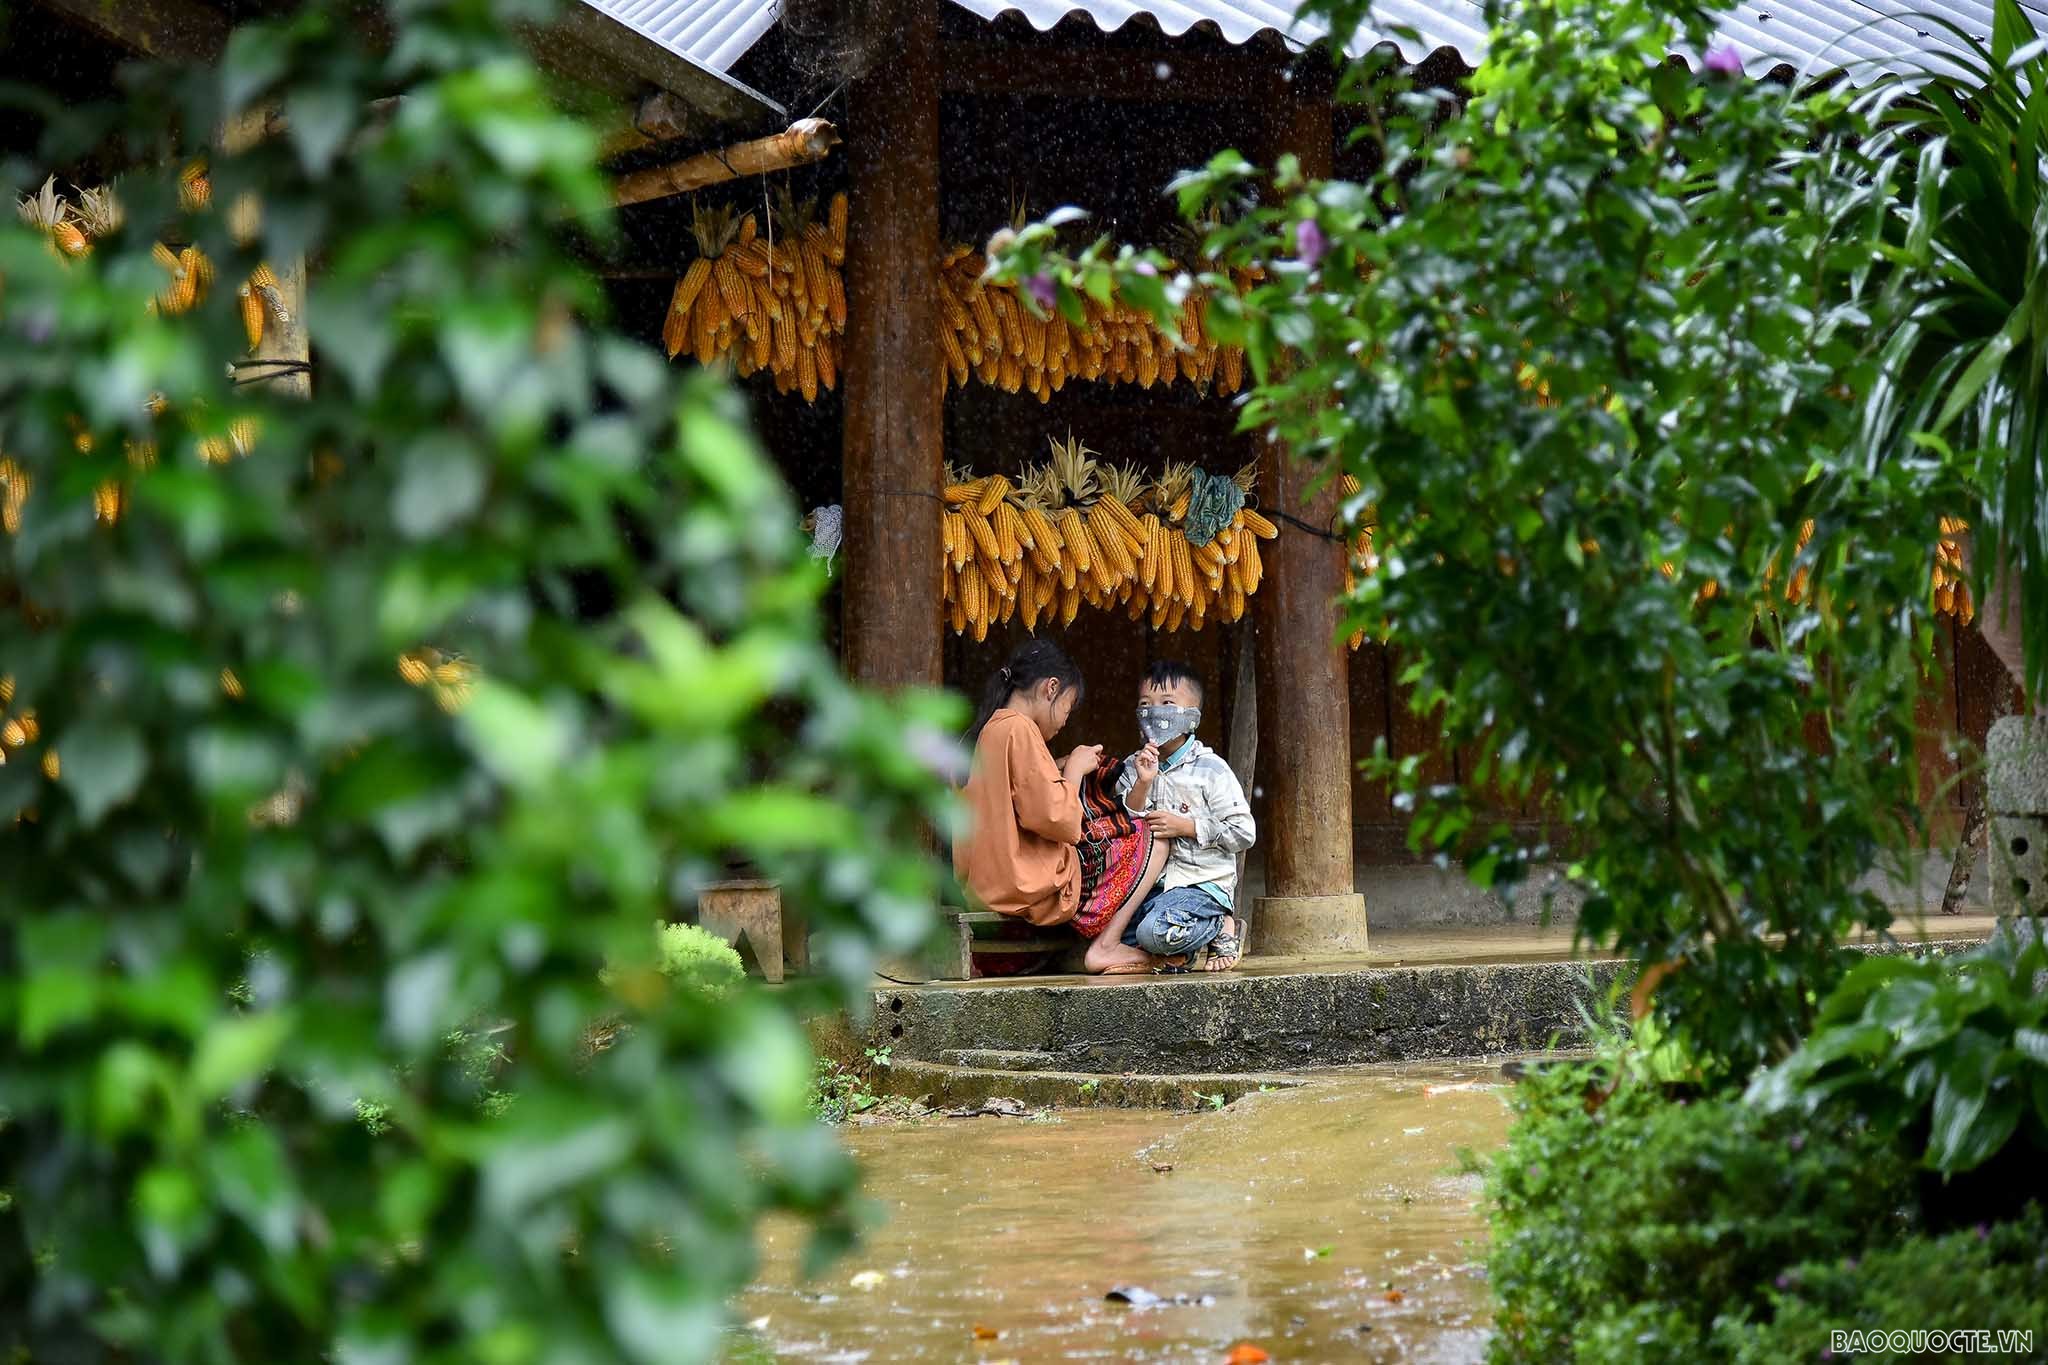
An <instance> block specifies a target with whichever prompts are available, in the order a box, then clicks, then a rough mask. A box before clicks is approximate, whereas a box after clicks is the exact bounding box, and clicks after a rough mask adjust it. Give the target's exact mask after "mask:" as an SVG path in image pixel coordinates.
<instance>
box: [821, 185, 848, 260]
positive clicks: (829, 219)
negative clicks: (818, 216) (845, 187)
mask: <svg viewBox="0 0 2048 1365" xmlns="http://www.w3.org/2000/svg"><path fill="white" fill-rule="evenodd" d="M825 223H826V227H827V235H828V236H829V237H830V238H831V251H832V263H833V264H834V265H839V264H841V263H843V262H844V261H845V260H846V195H845V194H844V193H840V194H835V195H833V196H832V198H831V199H830V200H828V201H827V202H826V205H825Z"/></svg>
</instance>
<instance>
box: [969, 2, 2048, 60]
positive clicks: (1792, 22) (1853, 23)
mask: <svg viewBox="0 0 2048 1365" xmlns="http://www.w3.org/2000/svg"><path fill="white" fill-rule="evenodd" d="M955 3H956V4H958V5H960V6H961V7H962V8H963V9H967V10H970V11H972V12H973V13H975V14H978V15H980V16H982V17H983V18H984V19H993V18H995V17H996V16H997V15H999V14H1002V13H1004V12H1005V11H1010V10H1014V11H1016V12H1017V13H1018V14H1021V15H1023V16H1024V18H1025V19H1026V20H1028V21H1029V22H1030V24H1031V26H1032V27H1033V28H1036V29H1039V30H1041V31H1043V30H1046V29H1050V28H1051V27H1053V25H1055V24H1058V23H1060V22H1061V21H1062V20H1065V19H1067V18H1069V17H1073V16H1079V15H1086V16H1087V17H1088V18H1090V19H1092V20H1094V21H1095V23H1096V25H1097V26H1098V27H1100V28H1102V29H1104V30H1105V31H1114V30H1116V29H1119V28H1122V27H1123V26H1124V25H1125V24H1126V23H1128V22H1129V21H1130V20H1132V19H1134V18H1136V17H1137V16H1139V15H1141V14H1142V15H1149V16H1151V18H1152V19H1154V20H1155V21H1156V22H1157V23H1158V25H1159V27H1160V28H1161V29H1162V30H1164V31H1165V32H1166V33H1169V34H1175V35H1178V34H1182V33H1185V32H1187V31H1188V30H1189V29H1190V28H1192V27H1194V26H1195V25H1196V24H1199V23H1205V22H1206V23H1209V24H1213V25H1214V26H1215V27H1216V28H1217V30H1219V31H1220V32H1221V33H1222V34H1223V36H1224V37H1225V38H1227V39H1229V40H1230V41H1231V42H1233V43H1242V42H1245V41H1247V40H1248V39H1250V38H1251V37H1253V36H1254V35H1256V34H1260V33H1274V34H1277V35H1279V36H1280V37H1281V38H1282V39H1285V40H1286V41H1288V42H1290V43H1294V44H1304V45H1305V44H1307V43H1310V42H1313V41H1315V40H1317V39H1319V38H1322V37H1325V36H1327V33H1328V30H1327V28H1326V27H1325V26H1323V25H1321V24H1315V23H1303V22H1300V21H1298V20H1296V19H1295V17H1294V11H1293V8H1292V7H1291V6H1290V5H1287V4H1284V3H1279V4H1275V3H1261V0H955ZM2022 4H2023V5H2024V6H2025V7H2026V9H2027V11H2028V13H2029V15H2030V17H2032V18H2034V19H2035V21H2036V23H2037V25H2040V24H2044V23H2048V6H2044V5H2043V4H2042V3H2040V0H2022ZM1907 16H1911V17H1907ZM1991 17H1992V8H1991V3H1990V0H1899V3H1886V2H1884V0H1879V2H1878V3H1869V2H1868V0H1744V3H1742V4H1740V5H1739V6H1738V7H1737V8H1735V9H1734V10H1732V11H1730V12H1729V13H1728V14H1726V15H1724V16H1722V19H1721V23H1720V29H1719V33H1720V37H1721V38H1722V39H1724V40H1725V41H1727V42H1730V43H1733V44H1734V45H1735V47H1736V50H1737V51H1739V52H1740V53H1741V54H1742V58H1743V62H1744V64H1745V65H1747V66H1749V68H1750V69H1751V70H1752V71H1763V70H1768V69H1770V68H1773V67H1776V66H1779V65H1786V66H1790V67H1791V68H1792V69H1793V70H1794V71H1797V72H1800V73H1802V74H1807V75H1820V74H1822V73H1825V72H1829V71H1834V70H1838V69H1839V70H1846V71H1847V72H1849V73H1850V75H1851V76H1852V77H1857V78H1863V79H1868V78H1869V77H1871V76H1874V75H1875V74H1877V73H1878V72H1880V71H1902V72H1903V71H1911V70H1912V69H1913V65H1912V63H1911V62H1909V61H1906V60H1904V59H1906V58H1910V57H1912V56H1914V55H1915V54H1927V53H1939V52H1940V51H1942V50H1944V49H1951V48H1953V47H1954V46H1955V43H1956V39H1955V36H1954V35H1953V34H1951V33H1949V32H1948V31H1946V30H1944V29H1942V28H1941V27H1940V26H1939V25H1938V24H1936V23H1930V22H1929V18H1934V19H1945V20H1947V21H1948V22H1949V23H1952V24H1954V25H1956V26H1957V27H1958V28H1960V29H1962V30H1963V31H1964V32H1966V33H1968V34H1971V35H1972V36H1975V37H1980V38H1986V39H1988V37H1989V35H1990V33H1991ZM1373 19H1374V21H1375V26H1374V27H1373V28H1371V29H1368V30H1366V31H1364V32H1362V33H1361V34H1360V35H1359V36H1358V38H1357V39H1354V40H1353V42H1352V44H1351V50H1352V54H1353V55H1354V56H1356V55H1360V54H1362V53H1363V52H1364V51H1366V50H1367V49H1369V48H1371V47H1373V46H1374V45H1376V44H1377V43H1381V42H1389V43H1392V44H1394V46H1395V47H1397V48H1398V49H1399V50H1400V52H1401V55H1402V57H1404V58H1406V59H1407V60H1408V61H1411V62H1414V61H1420V60H1422V59H1423V58H1424V57H1427V56H1428V55H1430V54H1431V53H1432V52H1436V51H1439V50H1441V49H1443V48H1453V49H1455V50H1456V51H1457V53H1458V55H1459V56H1460V57H1462V58H1463V59H1464V60H1465V62H1466V63H1467V64H1468V65H1477V64H1478V62H1479V59H1480V58H1481V56H1483V55H1484V53H1485V51H1486V36H1487V22H1486V11H1485V7H1484V6H1483V4H1481V3H1477V0H1379V3H1378V4H1376V5H1374V6H1373ZM1402 28H1406V29H1412V30H1413V31H1414V33H1415V34H1416V35H1417V36H1416V37H1408V36H1405V35H1400V34H1397V33H1396V32H1395V30H1396V29H1402ZM1417 38H1419V41H1417ZM1679 55H1680V56H1682V57H1686V58H1688V59H1690V58H1691V57H1692V56H1693V55H1694V54H1691V53H1683V52H1682V53H1680V54H1679Z"/></svg>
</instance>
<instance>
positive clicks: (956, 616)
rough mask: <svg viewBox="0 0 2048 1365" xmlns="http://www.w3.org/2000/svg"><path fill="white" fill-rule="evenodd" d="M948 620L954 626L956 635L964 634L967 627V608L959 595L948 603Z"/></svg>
mask: <svg viewBox="0 0 2048 1365" xmlns="http://www.w3.org/2000/svg"><path fill="white" fill-rule="evenodd" d="M946 621H947V624H949V625H950V626H952V627H953V633H954V634H955V635H960V634H963V633H964V632H965V631H966V629H967V608H966V606H965V605H964V604H963V603H962V602H961V601H960V599H959V598H958V597H957V596H956V597H954V598H953V599H952V600H951V601H949V602H947V604H946Z"/></svg>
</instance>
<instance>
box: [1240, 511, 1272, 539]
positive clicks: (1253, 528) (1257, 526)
mask: <svg viewBox="0 0 2048 1365" xmlns="http://www.w3.org/2000/svg"><path fill="white" fill-rule="evenodd" d="M1238 516H1239V517H1241V518H1243V520H1244V529H1245V530H1247V531H1250V532H1251V533H1252V534H1253V535H1255V536H1257V537H1258V538H1259V539H1260V540H1275V539H1278V538H1279V535H1280V528H1279V527H1277V526H1275V525H1274V524H1273V523H1272V522H1270V521H1268V520H1266V518H1265V517H1264V516H1263V515H1261V514H1260V513H1258V512H1256V511H1254V510H1253V509H1251V508H1249V507H1247V508H1245V509H1244V510H1243V511H1241V512H1239V513H1238Z"/></svg>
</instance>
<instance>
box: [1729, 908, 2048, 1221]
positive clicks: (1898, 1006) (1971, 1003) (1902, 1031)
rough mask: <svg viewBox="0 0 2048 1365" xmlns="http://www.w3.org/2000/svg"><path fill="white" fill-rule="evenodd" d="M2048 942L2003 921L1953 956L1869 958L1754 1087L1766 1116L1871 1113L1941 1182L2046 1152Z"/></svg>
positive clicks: (2033, 1164) (2034, 1160) (2034, 1168)
mask: <svg viewBox="0 0 2048 1365" xmlns="http://www.w3.org/2000/svg"><path fill="white" fill-rule="evenodd" d="M2044 971H2048V944H2044V942H2043V939H2042V936H2041V934H2040V932H2039V930H2038V929H2037V928H2035V927H2034V926H2031V925H2013V926H2007V927H2006V928H2005V929H2003V930H2002V931H2001V932H1999V933H1997V934H1995V935H1993V936H1992V938H1991V941H1990V942H1988V943H1986V944H1984V945H1983V946H1982V947H1981V948H1976V949H1973V950H1971V951H1970V952H1967V953H1965V954H1963V955H1962V956H1961V957H1959V958H1953V959H1951V958H1925V959H1913V958H1905V957H1879V958H1873V959H1871V960H1870V961H1868V962H1866V963H1864V964H1863V965H1862V966H1860V967H1858V968H1857V969H1856V970H1855V971H1853V972H1851V973H1850V974H1849V975H1848V977H1847V978H1845V979H1844V980H1843V982H1842V983H1841V985H1839V986H1837V987H1836V988H1835V989H1834V990H1833V991H1832V992H1830V993H1829V994H1828V996H1827V998H1826V999H1825V1000H1824V1001H1823V1002H1822V1003H1821V1011H1820V1024H1819V1026H1818V1027H1817V1028H1816V1029H1815V1030H1814V1032H1813V1036H1812V1037H1810V1038H1808V1039H1807V1040H1806V1042H1805V1044H1804V1045H1802V1046H1801V1047H1800V1049H1799V1051H1797V1052H1795V1053H1793V1054H1792V1056H1791V1057H1789V1058H1788V1059H1786V1060H1785V1061H1784V1062H1782V1063H1780V1064H1779V1065H1778V1066H1776V1067H1773V1068H1772V1069H1770V1070H1769V1071H1766V1072H1763V1073H1761V1074H1759V1075H1758V1076H1757V1077H1756V1079H1755V1080H1754V1081H1753V1082H1751V1084H1750V1088H1749V1098H1750V1099H1751V1101H1752V1102H1754V1103H1756V1104H1759V1105H1762V1106H1763V1107H1765V1108H1767V1109H1773V1110H1796V1111H1799V1112H1802V1113H1809V1114H1810V1113H1815V1112H1817V1111H1825V1112H1832V1113H1838V1114H1839V1113H1853V1114H1859V1115H1865V1116H1868V1118H1869V1119H1870V1121H1871V1122H1873V1123H1874V1124H1875V1125H1876V1126H1877V1127H1879V1128H1881V1129H1883V1130H1884V1131H1886V1132H1889V1133H1896V1134H1909V1135H1910V1136H1911V1137H1912V1138H1913V1139H1914V1141H1915V1142H1916V1143H1917V1144H1918V1145H1919V1146H1920V1147H1921V1148H1922V1149H1923V1150H1924V1151H1925V1157H1924V1160H1925V1163H1926V1165H1927V1166H1928V1167H1929V1168H1931V1169H1933V1170H1937V1171H1940V1172H1941V1173H1942V1174H1944V1175H1957V1174H1961V1173H1963V1172H1967V1171H1972V1170H1975V1169H1977V1168H1978V1167H1980V1166H1983V1165H1984V1164H1985V1163H1986V1162H1989V1161H1992V1160H1994V1159H1995V1158H1997V1157H1999V1156H2000V1155H2001V1154H2002V1153H2004V1152H2006V1151H2008V1150H2009V1149H2017V1151H2018V1152H2019V1153H2021V1154H2022V1155H2020V1156H2018V1157H2016V1158H2015V1159H2016V1160H2018V1161H2019V1163H2020V1164H2021V1165H2022V1166H2025V1167H2027V1168H2029V1170H2028V1173H2029V1174H2031V1175H2033V1177H2034V1178H2035V1180H2036V1181H2037V1182H2039V1180H2040V1169H2041V1159H2042V1157H2043V1156H2044V1155H2048V993H2044V992H2042V991H2040V990H2038V989H2037V988H2036V986H2037V982H2038V980H2039V979H2040V976H2041V973H2043V972H2044ZM2027 1154H2031V1155H2027Z"/></svg>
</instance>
